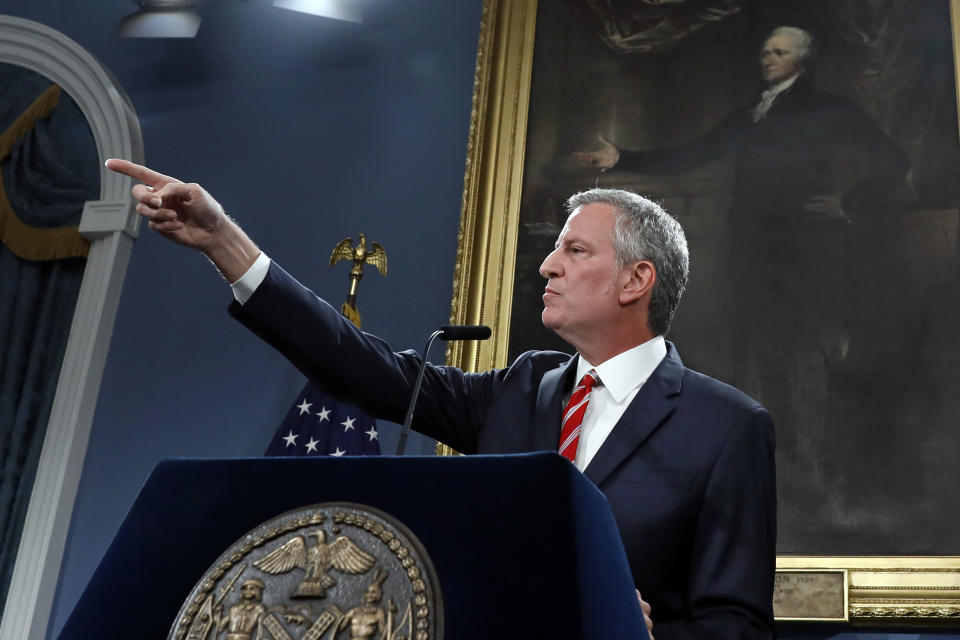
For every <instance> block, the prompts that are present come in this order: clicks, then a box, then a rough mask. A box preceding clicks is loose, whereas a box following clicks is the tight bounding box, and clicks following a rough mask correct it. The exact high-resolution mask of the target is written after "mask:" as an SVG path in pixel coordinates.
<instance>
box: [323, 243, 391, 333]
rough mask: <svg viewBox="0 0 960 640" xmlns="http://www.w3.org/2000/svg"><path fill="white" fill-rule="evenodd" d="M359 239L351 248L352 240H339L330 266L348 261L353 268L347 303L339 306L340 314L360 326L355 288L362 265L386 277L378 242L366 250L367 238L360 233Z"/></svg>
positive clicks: (381, 250)
mask: <svg viewBox="0 0 960 640" xmlns="http://www.w3.org/2000/svg"><path fill="white" fill-rule="evenodd" d="M357 235H358V236H359V238H360V244H358V245H357V246H356V247H354V246H353V238H345V239H344V240H341V241H340V243H339V244H337V246H336V247H334V248H333V253H331V254H330V266H331V267H332V266H333V265H335V264H337V263H338V262H340V261H341V260H350V261H352V262H353V266H352V267H351V268H350V293H348V294H347V301H346V302H344V303H343V304H342V305H341V306H340V313H342V314H343V315H344V316H346V318H347V319H348V320H350V321H351V322H352V323H353V324H355V325H357V327H359V326H360V322H361V321H360V312H359V311H357V286H358V284H359V283H360V278H362V277H363V265H364V264H370V265H373V266H374V267H376V269H377V271H379V272H380V275H382V276H384V277H386V275H387V252H386V251H384V250H383V247H381V246H380V243H379V242H372V243H371V245H372V246H373V248H372V249H370V250H369V251H368V250H367V238H366V236H364V235H363V234H362V233H359V234H357Z"/></svg>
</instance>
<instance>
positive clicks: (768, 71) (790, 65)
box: [760, 34, 803, 85]
mask: <svg viewBox="0 0 960 640" xmlns="http://www.w3.org/2000/svg"><path fill="white" fill-rule="evenodd" d="M760 67H761V68H762V69H763V79H764V80H765V81H766V83H767V84H769V85H775V84H778V83H780V82H783V81H784V80H789V79H790V78H792V77H793V76H795V75H797V74H798V73H800V71H801V70H802V69H803V60H802V55H801V51H800V47H798V46H797V43H796V42H795V41H794V39H793V38H792V37H791V36H789V35H786V34H780V35H776V36H773V37H772V38H770V39H769V40H767V41H766V42H765V43H764V45H763V49H762V50H761V51H760Z"/></svg>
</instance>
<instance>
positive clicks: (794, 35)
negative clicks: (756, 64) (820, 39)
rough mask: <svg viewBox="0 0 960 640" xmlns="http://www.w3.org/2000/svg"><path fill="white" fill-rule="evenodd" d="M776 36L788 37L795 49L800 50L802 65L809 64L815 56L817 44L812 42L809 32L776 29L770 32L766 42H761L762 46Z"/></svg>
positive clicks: (788, 28)
mask: <svg viewBox="0 0 960 640" xmlns="http://www.w3.org/2000/svg"><path fill="white" fill-rule="evenodd" d="M776 36H788V37H790V38H791V39H792V40H793V42H794V44H796V45H797V48H798V49H800V51H799V53H800V60H801V61H802V62H804V63H806V62H809V61H810V60H812V59H813V58H814V57H815V56H816V55H817V42H816V40H814V38H813V36H812V35H811V34H810V32H809V31H804V30H803V29H801V28H799V27H788V26H783V27H777V28H776V29H774V30H773V31H771V32H770V35H768V36H767V38H766V40H764V41H763V42H764V44H766V43H767V41H769V40H770V38H773V37H776Z"/></svg>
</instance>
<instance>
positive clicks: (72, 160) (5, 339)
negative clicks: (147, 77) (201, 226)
mask: <svg viewBox="0 0 960 640" xmlns="http://www.w3.org/2000/svg"><path fill="white" fill-rule="evenodd" d="M51 86H52V83H51V81H50V80H49V79H47V78H45V77H43V76H41V75H39V74H37V73H34V72H32V71H29V70H27V69H23V68H21V67H17V66H14V65H5V64H0V136H2V135H3V134H4V133H8V132H9V133H16V135H15V136H13V137H11V136H10V135H7V137H6V140H7V142H10V141H11V140H13V138H15V140H13V144H12V145H9V144H8V145H6V146H7V148H5V149H0V154H3V157H2V158H0V177H2V185H0V208H2V209H3V212H2V213H0V216H5V219H4V220H2V221H0V230H2V231H3V233H4V234H5V235H4V236H3V237H2V238H0V239H2V240H3V242H2V243H0V602H3V601H4V600H5V599H6V594H7V590H8V588H9V584H10V578H11V576H12V573H13V565H14V561H15V559H16V555H17V549H18V546H19V543H20V535H21V531H22V529H23V522H24V518H25V516H26V512H27V505H28V503H29V501H30V492H31V489H32V487H33V481H34V477H35V476H36V472H37V462H38V460H39V458H40V450H41V448H42V446H43V439H44V434H45V431H46V426H47V421H48V420H49V417H50V409H51V406H52V405H53V398H54V394H55V393H56V388H57V381H58V378H59V375H60V365H61V363H62V361H63V353H64V350H65V348H66V344H67V339H68V334H69V329H70V323H71V321H72V319H73V311H74V307H75V306H76V301H77V294H78V292H79V290H80V281H81V278H82V277H83V269H84V265H85V263H86V260H85V258H84V257H83V256H84V255H85V252H83V255H74V256H72V257H59V256H62V255H63V253H64V252H63V251H61V250H55V251H52V254H56V255H57V256H58V257H54V258H50V257H46V258H43V257H41V258H39V259H38V258H37V256H36V255H34V257H33V258H32V259H26V258H24V257H23V253H24V251H23V248H24V247H25V246H26V247H27V248H28V250H29V253H31V254H37V255H41V256H42V255H43V254H44V253H51V251H49V250H48V249H49V247H44V246H41V245H43V244H44V243H45V242H48V241H49V240H50V239H54V240H55V241H56V242H58V243H60V244H61V245H63V240H64V239H65V238H66V239H67V240H69V241H70V242H68V243H67V244H71V245H72V246H74V247H76V246H83V245H84V243H83V241H82V239H80V238H78V237H77V236H78V234H77V232H76V229H75V227H76V225H77V224H78V222H79V220H80V215H81V213H82V210H83V203H84V201H86V200H96V199H97V198H98V197H99V182H100V178H99V161H98V156H97V150H96V144H95V142H94V139H93V135H92V133H91V131H90V128H89V126H88V125H87V123H86V121H85V119H84V117H83V114H82V113H81V112H80V109H79V108H78V107H77V105H76V103H74V102H73V100H72V99H70V97H69V96H68V95H67V94H66V93H62V92H61V93H59V94H57V93H56V89H53V90H51ZM42 95H47V96H48V97H49V98H51V99H52V100H48V103H49V104H50V108H49V109H47V111H49V113H44V114H43V115H42V116H41V117H37V118H35V119H30V121H29V122H26V125H25V119H24V117H23V116H24V114H25V113H28V112H30V110H31V108H32V106H35V105H36V102H37V99H38V97H40V96H42ZM34 111H35V109H34ZM15 129H16V131H14V130H15ZM0 146H2V145H0ZM11 216H14V217H15V219H13V218H11ZM71 227H74V228H72V229H71ZM14 236H16V237H17V238H18V239H17V241H16V242H14V241H13V240H12V238H14ZM67 253H69V251H68V252H67ZM74 253H76V251H74Z"/></svg>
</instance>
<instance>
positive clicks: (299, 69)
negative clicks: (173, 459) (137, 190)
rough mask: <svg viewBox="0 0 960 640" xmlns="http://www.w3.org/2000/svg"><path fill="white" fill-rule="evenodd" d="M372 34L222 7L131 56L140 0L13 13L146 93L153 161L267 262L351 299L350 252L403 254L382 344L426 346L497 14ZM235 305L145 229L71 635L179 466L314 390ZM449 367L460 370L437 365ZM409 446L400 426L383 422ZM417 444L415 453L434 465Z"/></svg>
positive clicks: (472, 3) (441, 9) (248, 448)
mask: <svg viewBox="0 0 960 640" xmlns="http://www.w3.org/2000/svg"><path fill="white" fill-rule="evenodd" d="M362 4H363V5H364V6H366V7H367V9H368V11H367V14H366V19H365V21H364V23H363V24H362V25H355V24H350V23H343V22H336V21H333V20H327V19H322V18H317V17H313V16H309V15H305V14H299V13H294V12H291V11H285V10H281V9H276V8H274V7H272V6H271V2H269V0H247V1H241V0H219V1H217V0H209V1H208V2H206V3H205V5H204V10H203V15H204V21H203V24H202V26H201V28H200V32H199V33H198V35H197V38H196V39H193V40H184V41H174V40H162V41H161V40H124V39H119V38H116V37H115V36H114V29H115V27H116V25H117V23H118V22H119V21H120V19H121V18H122V17H123V16H124V15H126V14H128V13H131V12H132V11H133V10H135V8H136V7H135V6H134V4H132V3H131V2H127V1H124V0H112V1H109V2H107V1H103V0H101V1H98V2H76V1H75V0H13V1H11V0H3V2H2V3H0V12H2V13H6V14H10V15H15V16H19V17H23V18H29V19H32V20H36V21H38V22H41V23H43V24H46V25H48V26H50V27H53V28H54V29H58V30H60V31H62V32H63V33H65V34H66V35H68V36H69V37H71V38H73V39H74V40H76V41H77V42H78V43H79V44H80V45H82V46H83V47H85V48H86V49H88V50H89V51H91V52H92V53H93V54H94V55H95V56H96V57H97V58H99V59H100V60H101V61H102V62H103V63H104V64H105V65H106V66H107V67H108V68H109V69H111V71H112V72H113V73H114V74H115V75H116V77H117V79H118V81H119V83H120V84H121V85H122V86H123V87H124V88H125V89H126V91H127V93H128V94H129V96H130V98H131V100H132V102H133V104H134V106H135V108H136V110H137V113H138V115H139V117H140V122H141V126H142V128H143V137H144V146H145V149H146V157H147V161H148V163H149V164H151V165H152V166H154V167H156V168H157V169H159V170H161V171H163V172H165V173H168V174H172V175H176V176H178V177H181V178H182V179H184V180H187V181H196V182H200V183H201V184H203V185H204V186H206V187H207V188H208V189H209V190H210V191H211V192H212V193H214V194H216V196H217V197H218V198H219V199H220V200H221V202H222V203H223V204H224V206H225V207H226V209H227V210H228V211H229V212H230V213H231V214H232V215H233V216H234V217H235V218H236V219H237V220H239V222H240V223H241V224H242V225H243V226H244V227H245V228H246V229H247V230H248V232H249V233H250V235H251V236H252V237H253V238H255V239H256V240H257V242H258V243H259V244H260V245H261V247H262V248H263V249H264V250H265V251H266V252H267V253H268V254H269V255H271V256H272V257H273V258H275V259H276V260H277V261H278V262H280V263H281V264H283V265H284V266H285V267H286V268H287V269H288V270H289V271H291V272H292V273H294V274H295V275H297V276H298V277H300V278H301V279H302V280H303V281H304V283H305V284H307V285H308V286H310V287H312V288H314V290H316V291H317V292H318V293H320V294H321V295H324V296H326V297H328V298H330V299H331V300H332V301H334V302H336V303H339V302H340V301H341V300H342V299H343V298H344V296H345V294H346V289H347V284H348V279H347V268H346V267H345V266H343V265H340V266H339V268H338V269H335V270H334V269H330V268H329V267H328V266H327V261H328V259H329V256H330V252H331V250H332V249H333V246H334V245H335V244H336V243H337V242H338V241H340V240H341V239H343V238H344V237H346V236H349V235H352V236H354V237H355V235H356V233H357V232H358V231H362V232H364V233H366V234H367V235H368V237H369V238H370V239H371V240H376V241H379V242H380V243H382V244H383V245H384V246H385V248H386V249H387V253H388V257H389V264H390V269H389V277H388V278H382V277H380V276H379V275H378V274H376V273H375V272H371V273H370V274H369V275H367V276H366V277H365V278H364V280H363V282H362V286H361V290H360V309H361V312H362V313H363V317H364V328H365V329H367V330H370V331H373V332H376V333H378V334H380V335H382V336H383V337H385V338H386V339H388V340H389V341H390V342H391V343H392V344H394V345H395V346H397V347H402V348H409V347H415V348H417V349H420V348H422V345H423V342H424V340H425V338H426V335H427V334H428V333H429V330H430V329H431V328H433V327H435V326H437V325H440V324H443V323H445V322H446V321H447V319H448V317H449V313H450V297H451V293H452V286H451V285H452V280H453V268H454V259H455V252H456V238H457V225H458V222H459V209H460V194H461V189H462V185H463V169H464V158H465V152H466V144H467V130H468V127H469V119H470V99H471V90H472V83H473V70H474V63H475V57H476V45H477V36H478V33H479V25H480V5H481V3H480V0H469V1H467V0H457V1H456V2H450V1H449V0H403V2H399V1H396V0H373V1H370V0H366V1H364V2H363V3H362ZM229 300H230V291H229V288H228V287H227V286H226V284H225V283H224V282H223V281H222V280H221V278H220V277H219V276H218V275H217V273H216V272H215V271H214V270H213V269H212V267H211V266H210V265H209V264H207V263H206V261H205V260H204V259H203V258H202V257H200V256H199V255H194V254H192V253H190V252H188V251H186V250H183V249H181V248H179V247H176V246H173V245H171V244H170V243H167V242H165V241H163V240H162V239H160V238H159V237H157V236H155V235H154V234H152V233H151V232H150V231H149V230H148V229H147V228H146V227H145V226H144V227H143V228H142V229H141V237H140V239H139V241H138V242H137V243H136V246H135V248H134V253H133V258H132V260H131V262H130V267H129V270H128V272H127V277H126V282H125V284H124V289H123V296H122V299H121V303H120V309H119V312H118V315H117V322H116V328H115V331H114V336H113V341H112V344H111V348H110V353H109V356H108V359H107V365H106V371H105V373H104V378H103V384H102V388H101V393H100V398H99V402H98V405H97V410H96V415H95V418H94V424H93V433H92V436H91V439H90V448H89V451H88V454H87V459H86V464H85V467H84V472H83V479H82V481H81V486H80V493H79V497H78V499H77V503H76V508H75V511H74V516H73V523H72V527H71V533H70V537H69V540H68V542H67V549H66V557H65V561H64V564H63V570H62V575H61V582H60V587H59V590H58V596H57V602H56V605H55V612H54V623H53V626H52V628H53V630H54V632H56V631H58V630H59V628H60V627H61V626H62V624H63V622H64V621H65V619H66V616H67V615H68V614H69V612H70V610H71V609H72V607H73V605H74V603H75V601H76V599H77V598H78V596H79V594H80V592H81V590H82V589H83V587H84V586H85V584H86V582H87V580H88V579H89V577H90V575H91V573H92V572H93V570H94V569H95V567H96V565H97V563H98V562H99V559H100V557H101V555H102V554H103V552H104V550H105V549H106V547H107V545H108V544H109V542H110V540H111V539H112V537H113V534H114V533H115V531H116V529H117V528H118V527H119V525H120V522H121V521H122V518H123V516H124V514H125V512H126V510H127V508H128V507H129V505H130V503H131V502H132V500H133V498H134V496H135V495H136V492H137V491H138V489H139V487H140V485H141V484H142V482H143V481H144V479H145V478H146V477H147V475H148V474H149V472H150V470H151V469H152V468H153V466H154V464H156V462H157V461H158V460H160V459H162V458H165V457H169V456H187V457H196V456H250V455H259V454H262V452H263V450H264V449H265V447H266V443H267V441H268V440H269V438H270V436H271V435H272V433H273V431H274V430H275V429H276V427H277V425H278V423H279V420H280V419H281V418H282V416H283V414H284V412H285V411H286V409H287V408H288V407H289V405H290V403H291V401H292V400H293V399H294V395H295V394H296V393H297V392H298V390H299V388H300V387H301V386H302V384H303V378H302V376H301V375H300V374H299V373H298V372H297V371H296V370H295V369H294V368H293V367H292V366H291V365H289V364H288V363H287V362H286V361H285V360H283V359H282V358H281V357H279V356H278V355H277V354H275V353H274V352H273V351H272V350H271V349H269V348H267V347H266V346H264V345H263V344H261V343H260V342H259V341H258V340H257V339H256V338H254V337H253V336H252V335H251V334H249V333H248V332H247V331H246V330H244V329H243V328H242V327H240V325H239V324H237V323H235V322H234V321H233V320H231V319H230V318H229V317H228V316H227V315H226V313H225V307H226V305H227V303H228V302H229ZM435 357H436V358H442V349H441V348H439V347H438V348H437V350H436V354H435ZM383 430H384V436H383V438H384V441H385V442H384V448H385V449H386V450H388V451H392V449H393V446H395V442H396V437H395V433H394V429H393V428H392V427H390V426H385V427H384V429H383ZM432 449H433V443H432V442H430V441H428V440H426V439H423V438H419V439H416V440H412V441H411V443H410V445H409V446H408V451H410V452H412V453H431V452H432Z"/></svg>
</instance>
